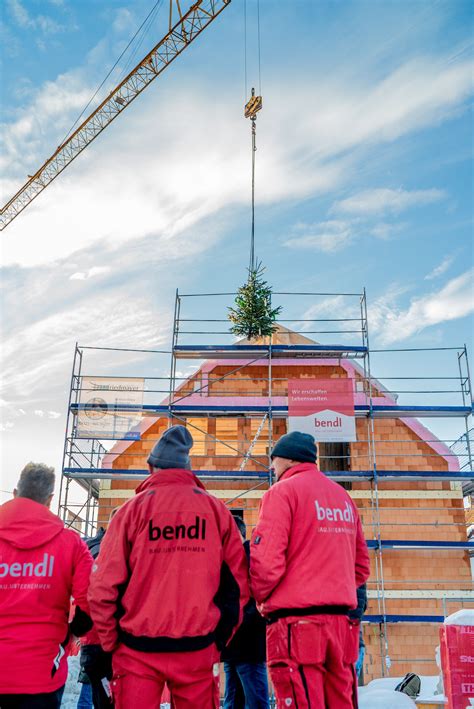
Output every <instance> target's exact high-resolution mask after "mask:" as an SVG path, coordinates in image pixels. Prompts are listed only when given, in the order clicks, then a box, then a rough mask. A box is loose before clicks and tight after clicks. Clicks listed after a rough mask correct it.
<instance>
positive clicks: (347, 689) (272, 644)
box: [267, 615, 359, 709]
mask: <svg viewBox="0 0 474 709" xmlns="http://www.w3.org/2000/svg"><path fill="white" fill-rule="evenodd" d="M358 650H359V623H358V622H357V621H350V620H349V618H347V616H344V615H314V616H304V617H295V616H291V617H288V618H281V619H279V620H277V621H275V622H274V623H271V624H270V625H269V626H268V627H267V662H268V667H269V670H270V677H271V678H272V682H273V686H274V688H275V695H276V698H277V707H278V708H280V707H282V708H283V707H285V709H286V708H287V707H295V709H357V679H356V674H355V668H354V663H355V662H356V660H357V656H358Z"/></svg>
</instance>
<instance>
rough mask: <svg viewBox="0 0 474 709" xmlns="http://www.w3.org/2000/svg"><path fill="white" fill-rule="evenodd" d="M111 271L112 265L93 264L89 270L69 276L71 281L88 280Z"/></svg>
mask: <svg viewBox="0 0 474 709" xmlns="http://www.w3.org/2000/svg"><path fill="white" fill-rule="evenodd" d="M109 271H110V266H92V268H89V269H88V270H87V271H78V272H76V273H73V274H72V276H69V280H70V281H86V280H87V279H89V278H93V277H94V276H100V275H102V274H104V273H108V272H109Z"/></svg>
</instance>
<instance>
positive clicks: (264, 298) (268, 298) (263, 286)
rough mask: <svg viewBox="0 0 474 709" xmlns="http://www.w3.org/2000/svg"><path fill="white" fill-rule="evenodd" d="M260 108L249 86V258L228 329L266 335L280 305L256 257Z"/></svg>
mask: <svg viewBox="0 0 474 709" xmlns="http://www.w3.org/2000/svg"><path fill="white" fill-rule="evenodd" d="M261 108H262V97H261V96H255V89H252V95H251V97H250V100H249V101H248V103H247V104H246V105H245V117H246V118H250V120H251V121H252V231H251V239H250V261H249V268H248V278H247V282H246V283H244V285H243V286H241V287H240V288H239V290H238V291H237V297H236V299H235V307H234V308H229V309H228V310H229V313H228V318H229V320H230V321H231V323H232V326H231V328H230V331H231V332H232V333H233V334H234V335H240V336H242V335H243V336H244V337H247V338H248V339H249V340H252V339H255V338H257V337H269V336H271V335H272V334H273V333H274V332H275V330H276V325H275V323H276V319H277V317H278V315H279V313H280V311H281V307H278V308H272V289H271V287H270V286H269V285H268V283H267V282H266V281H264V280H263V278H262V276H263V273H264V271H265V268H264V266H263V265H262V262H261V261H260V262H256V261H255V152H256V150H257V146H256V132H257V130H256V129H257V124H256V120H257V111H260V109H261Z"/></svg>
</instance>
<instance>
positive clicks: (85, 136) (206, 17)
mask: <svg viewBox="0 0 474 709" xmlns="http://www.w3.org/2000/svg"><path fill="white" fill-rule="evenodd" d="M229 3H230V0H197V2H194V3H193V5H192V6H191V7H190V8H189V10H188V11H187V12H186V13H184V14H181V11H180V12H179V14H180V18H179V20H178V22H176V24H175V25H174V26H173V27H171V28H170V30H169V32H168V33H167V34H166V35H165V36H164V37H163V39H162V40H161V41H160V42H159V43H158V44H157V45H156V46H155V47H154V48H153V49H152V50H151V52H149V53H148V54H147V55H146V57H145V58H144V59H142V61H141V62H140V63H139V64H137V66H136V67H135V68H134V69H133V70H132V71H131V72H130V73H129V74H128V76H127V77H126V78H125V79H124V80H123V81H122V82H121V83H120V84H119V85H118V86H116V87H115V88H114V89H113V90H112V91H111V92H110V94H109V95H108V96H107V98H106V99H105V100H104V101H102V103H101V104H100V106H98V107H97V108H96V109H95V111H93V113H91V115H90V116H89V117H88V118H86V120H85V121H84V122H83V123H81V125H80V126H79V127H78V128H77V129H76V130H75V131H74V133H72V134H71V135H70V136H69V137H68V138H67V139H66V140H65V141H64V143H62V144H61V145H60V146H59V147H58V148H57V149H56V151H55V152H54V153H53V155H52V156H51V157H50V158H48V160H46V162H45V163H44V164H43V165H42V166H41V167H40V169H39V170H38V171H37V172H36V173H35V174H34V175H33V176H32V177H30V179H29V180H28V182H26V183H25V184H24V185H23V187H21V189H20V190H18V192H17V193H16V194H15V195H14V196H13V197H12V198H11V199H10V201H9V202H7V203H6V205H5V206H4V207H3V208H2V210H1V214H0V231H3V229H4V228H5V227H6V226H7V225H8V224H9V223H10V222H11V221H13V219H15V217H17V216H18V215H19V214H20V212H22V211H23V210H24V209H25V208H26V207H27V206H28V205H29V204H30V202H32V201H33V200H34V199H35V198H36V197H37V196H38V195H39V194H40V192H42V191H43V190H44V189H45V188H46V187H47V186H48V185H49V184H50V183H51V182H52V181H53V180H54V179H55V178H56V177H57V176H58V175H59V174H60V173H61V172H62V171H63V170H64V168H66V167H67V166H68V165H69V163H71V162H72V161H73V160H74V158H76V157H77V156H78V155H79V153H81V152H82V151H83V150H84V148H86V147H87V146H88V145H89V143H91V142H92V141H93V140H94V138H96V137H97V136H98V135H99V134H100V133H102V131H103V130H104V128H106V127H107V126H108V125H109V124H110V123H112V121H113V120H114V119H115V118H117V116H118V115H119V114H120V113H122V111H124V109H125V108H126V107H127V106H128V105H129V104H130V103H131V102H132V101H133V100H134V99H135V98H136V97H137V96H138V95H139V94H140V93H141V92H142V91H143V89H145V88H146V87H147V86H148V84H151V82H152V81H153V79H156V77H157V76H159V74H161V72H162V71H163V70H164V69H166V67H167V66H168V65H169V64H171V62H172V61H173V59H176V57H177V56H179V54H181V52H183V50H184V49H186V47H188V46H189V45H190V44H191V42H192V41H193V40H194V39H196V37H197V36H198V35H199V34H201V32H202V31H203V30H204V29H205V28H206V27H207V26H208V25H209V24H210V23H211V22H212V21H213V20H215V18H216V17H217V16H218V15H219V14H220V13H221V12H222V10H224V8H225V7H227V5H229ZM178 9H179V2H178Z"/></svg>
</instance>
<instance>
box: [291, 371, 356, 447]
mask: <svg viewBox="0 0 474 709" xmlns="http://www.w3.org/2000/svg"><path fill="white" fill-rule="evenodd" d="M288 430H289V431H302V432H303V433H310V434H311V435H312V436H314V438H315V439H316V441H355V440H357V439H356V427H355V413H354V389H353V381H352V379H290V380H289V381H288Z"/></svg>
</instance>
